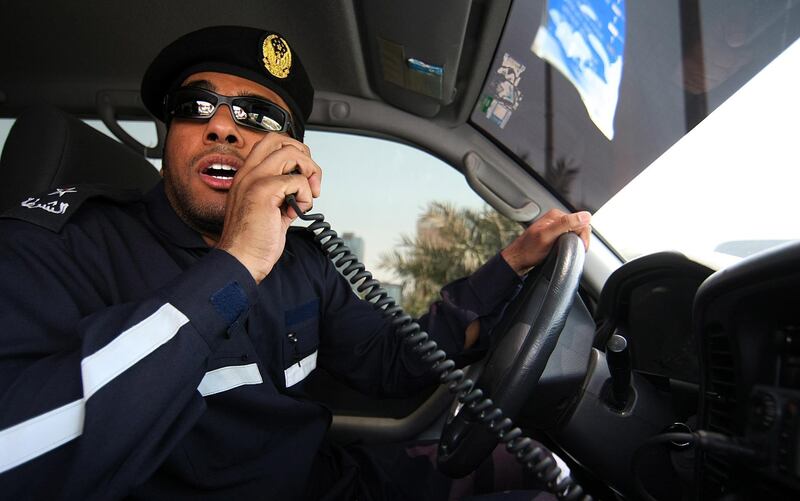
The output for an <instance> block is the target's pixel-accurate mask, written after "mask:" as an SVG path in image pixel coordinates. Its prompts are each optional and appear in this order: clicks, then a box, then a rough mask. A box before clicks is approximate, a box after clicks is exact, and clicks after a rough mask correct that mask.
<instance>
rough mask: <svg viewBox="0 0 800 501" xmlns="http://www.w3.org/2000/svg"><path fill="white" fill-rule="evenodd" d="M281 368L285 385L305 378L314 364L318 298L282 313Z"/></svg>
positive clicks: (313, 367)
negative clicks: (283, 330)
mask: <svg viewBox="0 0 800 501" xmlns="http://www.w3.org/2000/svg"><path fill="white" fill-rule="evenodd" d="M285 325H286V333H285V335H284V337H283V368H284V372H283V374H284V379H285V382H286V387H287V388H290V387H292V386H294V385H296V384H297V383H299V382H300V381H302V380H303V379H305V378H306V377H307V376H308V375H309V374H311V372H312V371H313V370H314V369H315V368H316V367H317V349H318V348H319V299H313V300H311V301H309V302H307V303H304V304H302V305H300V306H298V307H296V308H292V309H290V310H287V311H286V312H285Z"/></svg>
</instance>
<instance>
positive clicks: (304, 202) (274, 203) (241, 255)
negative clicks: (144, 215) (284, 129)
mask: <svg viewBox="0 0 800 501" xmlns="http://www.w3.org/2000/svg"><path fill="white" fill-rule="evenodd" d="M321 183H322V170H321V169H320V167H319V165H317V164H316V162H314V161H313V160H312V159H311V151H310V150H309V148H308V146H306V145H305V144H303V143H301V142H299V141H296V140H294V139H292V138H290V137H288V136H285V135H281V134H276V133H269V134H267V135H266V136H265V137H264V138H263V139H262V140H261V141H259V142H258V143H256V144H255V146H253V149H252V150H251V151H250V154H249V155H248V156H247V158H246V159H245V163H244V165H243V166H242V168H240V169H239V170H238V172H236V176H234V178H233V184H232V186H231V189H230V191H229V192H228V195H227V199H226V202H225V223H224V226H223V230H222V235H221V236H220V239H219V242H218V243H217V248H219V249H222V250H225V251H227V252H228V253H229V254H231V255H233V256H234V257H235V258H236V259H238V260H239V261H240V262H241V263H242V264H243V265H244V266H245V267H246V268H247V269H248V270H249V271H250V274H251V275H252V276H253V278H254V279H255V281H256V283H260V282H261V281H262V280H263V279H264V277H266V276H267V275H268V274H269V273H270V271H272V267H273V266H275V263H276V262H277V261H278V259H279V258H280V256H281V254H282V253H283V247H284V245H285V243H286V231H287V229H288V228H289V226H290V225H291V223H292V221H293V220H294V219H295V218H296V217H297V214H295V211H294V209H292V208H291V207H287V206H286V204H285V203H284V200H285V199H286V196H287V195H290V194H294V195H295V198H296V200H297V204H298V206H299V207H300V208H301V209H302V210H303V211H307V210H309V209H311V207H312V205H313V199H314V198H316V197H318V196H319V194H320V187H321Z"/></svg>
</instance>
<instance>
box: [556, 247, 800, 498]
mask: <svg viewBox="0 0 800 501" xmlns="http://www.w3.org/2000/svg"><path fill="white" fill-rule="evenodd" d="M798 291H800V243H791V244H787V245H784V246H782V247H779V248H775V249H773V250H769V251H766V252H762V253H760V254H757V255H753V256H751V257H749V258H746V259H744V260H743V261H741V262H740V263H738V264H736V265H733V266H730V267H728V268H725V269H723V270H721V271H719V272H716V273H714V272H713V270H711V269H709V268H707V267H705V266H703V265H701V264H698V263H696V262H694V261H692V260H690V259H688V258H687V257H685V256H683V255H681V254H678V253H672V252H663V253H658V254H652V255H648V256H643V257H641V258H638V259H635V260H632V261H630V262H628V263H626V264H624V265H623V266H622V267H620V268H619V269H618V270H616V271H615V272H614V273H613V274H612V275H611V276H610V277H609V279H608V281H607V282H606V284H605V286H604V288H603V290H602V292H601V294H600V297H599V300H598V303H597V307H596V311H595V320H596V325H597V328H596V333H595V337H594V345H593V347H592V350H591V355H590V357H589V363H588V369H587V373H586V374H587V375H586V378H585V380H584V382H583V384H582V386H581V388H580V390H579V391H578V393H577V396H576V398H575V399H574V401H573V407H572V409H571V410H570V412H568V413H566V415H565V417H564V418H563V419H562V420H561V421H560V423H559V424H558V426H556V427H555V428H553V429H551V430H548V434H549V435H550V436H551V437H552V438H553V440H554V442H555V443H556V444H557V445H558V447H560V448H561V450H562V452H564V453H565V454H566V455H567V456H569V457H571V458H572V459H573V460H574V461H575V462H576V463H577V464H580V465H581V466H582V467H583V469H584V470H586V471H590V472H592V475H593V476H595V477H596V478H602V479H604V482H603V483H604V484H605V485H606V486H607V487H609V488H611V489H612V490H613V491H616V492H617V493H619V494H621V495H622V496H623V497H631V498H645V499H653V498H654V499H660V500H661V499H665V500H666V499H720V498H723V497H726V496H732V497H731V498H730V499H756V498H770V499H789V498H795V499H796V497H797V493H798V492H800V457H799V455H800V448H798V437H800V426H798V425H799V424H800V391H798V390H800V292H798ZM619 339H623V340H624V343H623V344H624V348H625V350H624V357H622V358H623V359H624V360H623V362H620V356H619V355H618V353H617V351H616V348H614V346H618V345H614V341H617V342H618V341H619ZM626 364H627V365H626ZM620 371H621V372H620ZM626 371H627V372H626ZM620 373H622V374H623V375H622V376H620ZM615 380H617V381H615ZM620 381H621V383H620ZM615 383H619V384H618V386H619V385H622V387H623V388H625V387H626V386H625V385H627V390H626V391H627V392H628V393H627V395H625V394H622V393H619V392H618V393H614V391H615V388H614V384H615ZM615 395H619V396H620V397H621V401H620V400H618V399H617V398H615ZM699 430H705V431H707V432H712V433H715V434H719V435H714V436H719V437H721V438H724V439H725V440H726V443H731V444H735V447H736V448H737V449H736V451H735V452H731V451H730V450H720V449H719V447H712V446H708V447H706V446H701V445H698V442H694V443H692V442H691V441H689V442H683V441H676V440H672V441H670V440H666V441H663V443H659V444H658V445H657V446H652V442H653V439H654V437H658V436H662V437H663V436H665V435H664V434H665V433H669V432H683V433H685V434H690V433H694V432H698V431H699ZM687 436H688V435H687ZM695 436H696V435H695ZM648 444H649V445H648ZM712 445H714V444H712ZM742 451H744V452H746V454H745V453H743V452H742Z"/></svg>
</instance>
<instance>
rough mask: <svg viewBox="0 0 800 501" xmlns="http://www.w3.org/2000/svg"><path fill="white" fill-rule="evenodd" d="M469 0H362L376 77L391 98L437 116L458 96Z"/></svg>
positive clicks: (402, 105)
mask: <svg viewBox="0 0 800 501" xmlns="http://www.w3.org/2000/svg"><path fill="white" fill-rule="evenodd" d="M470 5H471V3H470V2H464V1H463V0H438V1H436V2H431V1H430V0H426V1H421V0H406V1H403V2H396V1H391V0H371V1H369V2H364V3H363V9H364V10H363V13H364V16H365V17H366V22H365V23H364V25H365V26H366V27H367V33H366V35H367V36H366V45H367V46H368V54H369V57H370V63H371V64H370V68H371V70H370V71H371V77H372V82H373V84H374V86H375V89H376V91H377V93H378V94H379V95H380V96H381V97H382V98H383V99H384V100H386V101H387V102H388V103H390V104H392V105H394V106H396V107H398V108H400V109H403V110H405V111H408V112H411V113H414V114H417V115H420V116H424V117H433V116H435V115H436V114H437V113H438V112H439V110H440V108H441V107H442V106H446V105H448V104H450V103H452V102H453V99H454V98H455V95H456V87H455V84H456V74H457V73H458V63H459V60H460V58H461V50H462V47H463V45H464V34H465V33H466V29H467V21H468V19H469V13H470Z"/></svg>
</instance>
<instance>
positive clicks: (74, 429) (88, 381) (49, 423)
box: [0, 303, 189, 473]
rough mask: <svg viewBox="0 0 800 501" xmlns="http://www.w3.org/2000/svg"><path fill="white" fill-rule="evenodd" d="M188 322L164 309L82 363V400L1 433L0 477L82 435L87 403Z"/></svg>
mask: <svg viewBox="0 0 800 501" xmlns="http://www.w3.org/2000/svg"><path fill="white" fill-rule="evenodd" d="M188 322H189V319H188V318H186V315H184V314H183V313H181V312H180V311H179V310H178V309H177V308H175V307H174V306H172V305H171V304H169V303H167V304H165V305H163V306H162V307H161V308H159V309H158V310H157V311H156V312H155V313H153V314H152V315H150V316H149V317H147V318H145V319H144V320H142V321H141V322H139V323H138V324H136V325H134V326H133V327H131V328H130V329H128V330H126V331H124V332H123V333H122V334H120V335H119V336H117V337H116V338H114V340H113V341H111V342H110V343H108V344H107V345H106V346H104V347H103V348H101V349H100V350H98V351H97V352H96V353H94V354H92V355H90V356H88V357H86V358H84V359H83V360H82V361H81V377H82V380H83V398H81V399H79V400H75V401H74V402H72V403H69V404H67V405H64V406H61V407H59V408H58V409H53V410H52V411H49V412H46V413H44V414H40V415H39V416H36V417H33V418H31V419H28V420H27V421H23V422H22V423H19V424H16V425H14V426H12V427H10V428H6V429H5V430H0V473H2V472H4V471H6V470H9V469H11V468H14V467H15V466H18V465H20V464H23V463H25V462H27V461H30V460H31V459H34V458H36V457H39V456H41V455H42V454H45V453H47V452H50V451H51V450H53V449H55V448H56V447H58V446H60V445H61V444H65V443H67V442H69V441H70V440H72V439H74V438H77V437H79V436H80V435H81V433H83V422H84V415H85V412H86V401H87V400H88V399H89V397H91V396H92V395H93V394H95V393H96V392H97V391H98V390H99V389H100V388H102V387H103V386H105V385H106V384H107V383H108V382H109V381H111V380H112V379H114V378H115V377H116V376H118V375H120V374H122V373H123V372H125V371H126V370H128V369H130V368H131V367H132V366H133V365H134V364H136V362H139V361H140V360H142V359H143V358H145V357H146V356H147V355H149V354H150V353H152V352H153V351H155V350H156V349H157V348H158V347H159V346H161V345H162V344H164V343H166V342H167V341H169V340H170V339H172V338H173V337H175V334H177V332H178V330H179V329H180V328H181V327H182V326H183V325H185V324H186V323H188Z"/></svg>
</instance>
